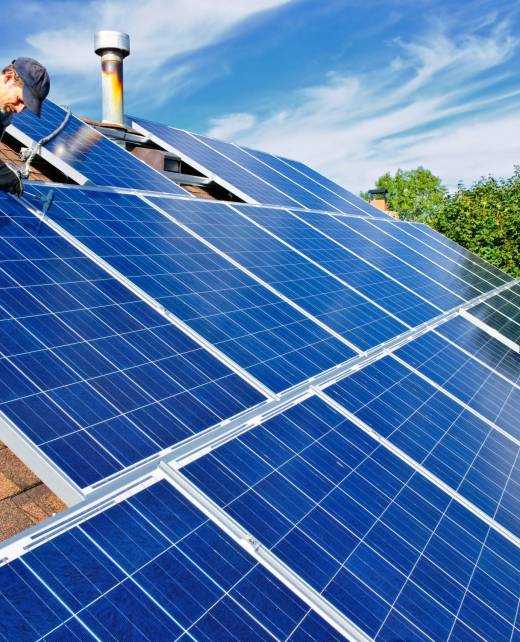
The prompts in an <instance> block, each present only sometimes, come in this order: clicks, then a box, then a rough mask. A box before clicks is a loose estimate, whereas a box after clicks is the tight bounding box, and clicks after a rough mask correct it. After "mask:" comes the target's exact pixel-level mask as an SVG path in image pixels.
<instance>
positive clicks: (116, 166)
mask: <svg viewBox="0 0 520 642" xmlns="http://www.w3.org/2000/svg"><path fill="white" fill-rule="evenodd" d="M64 117H65V110H64V109H63V108H62V107H59V106H58V105H56V104H55V103H53V102H52V101H50V100H46V101H45V102H44V103H43V105H42V114H41V118H37V117H36V116H35V115H34V114H33V113H31V112H30V111H29V110H27V109H26V110H25V111H24V112H22V113H21V114H17V116H16V118H15V119H14V122H13V125H14V126H15V127H16V128H17V129H18V130H20V131H22V132H23V133H24V134H26V135H27V136H29V137H30V138H32V139H33V140H34V141H38V140H40V139H41V138H43V137H44V136H47V135H48V134H50V133H51V132H52V131H54V130H55V129H56V128H57V127H58V126H59V125H60V123H61V122H62V121H63V119H64ZM9 131H12V129H11V130H9ZM12 133H13V135H14V136H16V134H15V133H14V131H13V132H12ZM45 149H46V150H48V151H49V152H52V153H53V154H54V155H55V156H56V157H57V158H58V159H59V160H60V161H62V162H64V163H66V164H67V165H69V166H70V167H72V168H73V169H75V170H76V171H78V172H79V173H80V174H82V175H83V176H84V177H85V178H87V179H88V180H89V181H90V182H92V183H94V184H95V185H111V186H114V187H129V188H135V189H143V190H155V191H159V192H169V193H173V194H180V195H184V196H188V192H186V191H185V190H184V189H182V188H181V187H179V186H178V185H176V184H175V183H174V182H173V181H171V180H169V179H168V178H166V177H165V176H163V175H162V174H161V173H160V172H157V171H156V170H154V169H152V168H151V167H150V166H148V165H146V163H143V162H142V161H140V160H139V159H138V158H136V157H135V156H132V154H130V153H129V152H127V151H126V150H124V149H123V148H121V147H119V146H118V145H116V144H115V143H113V142H112V141H111V140H109V139H108V138H106V137H105V136H103V135H102V134H101V133H99V132H98V131H97V130H96V129H94V128H93V127H90V125H87V124H86V123H83V122H82V121H81V120H79V118H76V116H74V115H71V116H70V120H69V121H68V123H67V125H66V126H65V129H63V131H62V132H61V133H60V134H58V135H57V136H56V137H55V138H53V139H52V140H51V141H49V142H48V143H47V144H46V145H45Z"/></svg>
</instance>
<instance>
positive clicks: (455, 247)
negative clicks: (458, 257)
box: [412, 223, 510, 281]
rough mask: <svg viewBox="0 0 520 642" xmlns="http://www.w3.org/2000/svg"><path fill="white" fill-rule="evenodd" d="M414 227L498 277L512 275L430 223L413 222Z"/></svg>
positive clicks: (504, 277)
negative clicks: (435, 228) (434, 227)
mask: <svg viewBox="0 0 520 642" xmlns="http://www.w3.org/2000/svg"><path fill="white" fill-rule="evenodd" d="M412 229H413V230H414V233H417V234H420V235H423V236H424V235H425V236H428V237H430V238H431V239H433V240H434V241H436V242H437V243H438V244H440V245H442V246H444V247H446V248H449V249H451V250H453V251H454V252H456V253H458V254H462V255H463V256H466V257H468V258H469V259H470V260H471V261H473V262H474V263H477V264H478V265H480V266H481V267H483V268H485V269H487V270H488V271H489V272H492V273H493V274H494V275H495V276H496V277H498V278H500V279H502V280H504V281H505V280H509V278H510V277H509V276H508V275H507V274H505V273H504V272H503V271H502V270H500V269H499V268H497V267H496V266H495V265H493V264H492V263H489V262H488V261H486V260H485V259H483V258H482V257H480V256H479V255H478V254H475V253H474V252H471V251H470V250H467V249H466V248H465V247H462V245H459V244H458V243H456V242H455V241H452V240H451V239H450V238H448V237H447V236H444V235H443V234H441V233H440V232H437V230H434V229H433V228H432V227H430V226H429V225H425V224H424V223H413V224H412Z"/></svg>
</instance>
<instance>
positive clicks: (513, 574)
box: [182, 398, 520, 640]
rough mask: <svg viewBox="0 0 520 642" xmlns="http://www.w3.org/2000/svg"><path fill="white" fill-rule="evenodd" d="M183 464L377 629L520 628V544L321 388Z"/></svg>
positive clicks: (408, 633)
mask: <svg viewBox="0 0 520 642" xmlns="http://www.w3.org/2000/svg"><path fill="white" fill-rule="evenodd" d="M182 473H183V474H184V475H186V476H187V477H188V478H189V479H190V480H191V482H192V483H194V484H195V485H197V486H199V487H200V488H202V489H203V490H204V491H205V492H206V493H207V494H208V495H209V497H210V498H211V499H212V500H213V501H214V502H216V503H217V504H218V505H219V506H220V507H221V508H223V509H224V510H225V512H226V513H227V514H229V515H230V516H232V517H233V518H234V519H235V520H237V521H238V522H239V523H241V524H243V525H244V526H245V528H246V529H247V530H249V531H250V532H251V533H252V534H253V536H254V537H255V538H256V539H257V540H258V541H259V542H260V543H262V544H263V545H265V546H266V547H268V548H269V549H270V550H271V551H273V552H274V553H275V554H276V555H277V556H279V557H280V558H281V559H282V561H284V562H285V563H287V564H289V565H290V566H292V567H293V568H295V569H296V570H297V572H298V573H299V574H300V575H301V576H302V577H303V578H304V579H305V580H306V581H307V582H308V583H309V584H310V585H311V586H312V587H313V588H314V589H315V590H317V591H318V592H320V594H321V595H322V596H323V597H324V598H325V599H327V600H329V601H330V602H331V603H332V604H333V605H334V606H335V607H336V608H337V609H339V610H340V611H341V612H342V613H343V615H344V616H345V617H348V618H350V619H351V620H352V621H353V622H354V623H355V624H357V625H358V626H359V627H361V628H362V629H363V630H364V631H365V632H366V634H367V635H369V636H370V637H371V638H373V639H375V640H389V639H392V640H395V639H406V640H416V639H417V640H419V639H420V640H422V639H435V640H447V639H448V638H449V639H460V637H462V636H466V638H467V639H469V638H472V639H477V638H478V636H481V637H482V638H484V639H493V640H498V639H509V638H510V637H511V636H514V635H516V634H518V632H517V629H515V620H516V617H517V604H518V586H519V582H520V575H519V570H518V569H519V568H520V567H519V561H520V557H519V551H518V549H517V548H516V547H515V546H514V545H513V544H512V543H511V542H510V541H509V540H508V539H506V538H505V537H503V536H502V535H501V534H500V533H498V532H497V531H496V530H495V529H494V528H492V527H490V526H488V525H486V524H485V523H484V522H483V521H481V520H480V519H478V518H477V517H476V516H475V514H473V513H472V512H471V511H470V510H468V509H467V508H465V507H464V506H462V505H461V503H460V502H458V501H457V500H456V499H455V498H454V497H453V496H451V495H450V494H448V493H447V492H444V491H443V490H441V489H440V488H439V487H438V486H437V485H435V484H434V483H432V482H430V481H429V480H427V479H426V478H425V477H423V476H422V475H421V474H419V473H418V472H417V471H415V470H414V469H413V468H412V467H410V466H409V465H407V464H406V463H405V462H404V461H403V460H402V459H400V458H399V457H397V456H396V455H394V454H392V453H391V452H390V451H389V450H388V449H386V448H385V447H384V446H382V445H380V444H379V443H378V442H377V441H376V440H374V439H372V438H371V437H370V436H369V435H368V434H366V432H364V431H362V430H361V429H360V428H359V427H358V426H356V425H355V424H353V423H352V422H350V421H348V420H347V419H346V418H345V417H344V416H342V415H341V414H339V413H338V412H336V411H335V410H333V409H332V408H331V407H329V406H328V405H327V404H326V403H325V402H323V401H321V400H319V399H317V398H311V399H308V400H307V401H304V402H303V403H301V404H300V405H298V406H295V407H293V408H291V409H290V410H287V411H286V412H284V413H283V414H281V415H278V416H277V417H274V418H273V419H271V420H269V421H267V422H265V423H264V424H263V425H262V426H260V427H258V428H255V429H253V430H252V431H251V432H249V433H247V434H245V435H243V436H241V437H240V438H239V439H235V440H233V441H232V442H229V443H228V444H226V445H224V446H222V447H221V448H219V449H218V450H217V451H215V452H214V453H212V454H210V455H207V456H205V457H203V458H202V459H199V460H197V461H195V462H193V463H191V464H188V465H187V466H186V467H184V468H183V469H182Z"/></svg>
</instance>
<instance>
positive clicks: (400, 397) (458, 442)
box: [325, 357, 520, 542]
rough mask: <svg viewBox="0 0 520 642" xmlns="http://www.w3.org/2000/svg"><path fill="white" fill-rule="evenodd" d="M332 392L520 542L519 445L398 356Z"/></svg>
mask: <svg viewBox="0 0 520 642" xmlns="http://www.w3.org/2000/svg"><path fill="white" fill-rule="evenodd" d="M382 382H384V384H383V383H382ZM325 392H326V394H327V396H328V398H332V399H333V400H334V401H335V402H336V403H338V404H340V405H341V406H342V407H344V408H345V409H346V410H347V411H348V413H351V414H352V415H353V416H354V417H355V418H356V419H357V420H359V421H361V422H363V423H364V424H365V425H366V426H368V427H369V428H370V429H371V430H373V431H375V433H376V434H377V435H380V436H381V437H382V438H383V440H384V443H385V445H387V444H390V445H391V446H394V447H395V448H397V449H399V451H400V452H401V453H404V455H405V457H406V456H407V457H410V458H412V460H414V461H415V462H417V464H419V466H421V467H422V469H424V470H426V471H427V473H429V474H431V475H433V476H435V477H436V478H437V479H439V480H440V481H441V482H442V483H444V484H446V485H448V486H449V487H451V488H452V489H453V490H454V491H455V492H456V493H457V494H458V495H459V496H461V497H462V498H463V499H464V500H466V501H467V502H469V503H470V504H471V505H473V506H474V507H476V508H477V509H478V510H480V511H482V512H483V513H484V514H485V515H487V516H488V517H489V518H491V520H494V521H495V522H496V523H497V524H498V525H500V526H501V527H503V529H505V531H508V532H509V533H511V534H512V535H513V536H514V538H516V541H517V542H519V541H520V510H519V509H520V498H519V495H518V479H519V474H520V460H519V452H520V444H518V443H513V442H512V441H511V440H510V439H508V438H507V437H506V436H504V435H502V434H501V433H499V432H497V431H496V430H495V429H494V428H492V427H491V426H489V425H488V424H487V423H485V422H484V421H482V420H480V419H478V417H476V416H475V415H473V414H472V413H470V412H469V411H467V410H466V409H464V408H462V407H461V406H460V405H459V404H457V402H455V401H453V400H451V399H450V398H449V397H447V396H446V395H445V394H444V393H443V392H442V391H439V390H438V389H437V388H435V387H434V386H432V385H430V384H428V383H427V382H425V381H423V380H422V379H421V378H420V377H418V376H417V375H416V374H415V373H413V372H410V370H408V369H407V368H406V367H405V366H403V365H401V364H400V363H399V362H396V361H395V360H394V359H392V358H391V357H385V358H383V359H381V360H380V361H377V362H376V363H374V364H371V365H369V366H367V367H366V368H363V369H362V370H360V371H358V372H357V373H354V374H352V375H350V376H348V377H346V378H344V379H342V380H341V381H339V382H337V383H335V384H333V385H332V386H330V387H328V388H326V389H325ZM350 418H351V419H352V417H350ZM362 427H363V426H362ZM444 490H446V489H444ZM477 514H478V512H477ZM503 534H504V533H503ZM514 538H512V539H514Z"/></svg>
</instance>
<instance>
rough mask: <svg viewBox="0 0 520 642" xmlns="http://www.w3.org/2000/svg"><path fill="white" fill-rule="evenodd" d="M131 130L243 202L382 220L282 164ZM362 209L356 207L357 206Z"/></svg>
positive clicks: (186, 138) (171, 133)
mask: <svg viewBox="0 0 520 642" xmlns="http://www.w3.org/2000/svg"><path fill="white" fill-rule="evenodd" d="M132 125H133V126H134V127H136V128H137V130H139V131H143V132H146V134H148V135H151V136H152V138H153V139H154V141H155V142H156V143H158V144H159V145H163V146H167V147H168V149H169V150H170V151H172V152H175V153H177V154H179V155H181V156H182V157H183V158H185V159H186V160H187V161H188V162H191V163H192V164H195V165H196V166H197V168H198V169H201V170H202V171H203V172H204V173H206V174H207V175H208V174H211V175H214V176H215V177H217V178H218V179H220V181H221V182H222V183H223V184H224V185H225V186H226V187H228V189H230V190H231V191H234V192H237V193H239V194H240V195H242V196H243V197H244V198H245V200H247V201H251V200H252V201H253V202H255V201H256V202H258V203H262V204H270V205H292V206H300V207H303V208H310V209H318V210H324V211H329V210H330V211H340V212H349V213H355V214H358V215H364V216H368V215H370V216H376V217H386V216H387V215H386V214H384V213H382V212H381V211H380V210H378V209H376V208H374V207H372V206H370V205H368V204H367V203H366V202H364V201H362V199H360V198H359V197H354V196H353V195H352V194H350V193H349V192H346V190H343V192H346V193H347V195H348V198H347V197H345V198H342V197H338V195H337V194H334V193H333V192H331V191H330V190H328V189H326V188H325V187H323V186H322V185H320V184H319V183H317V182H316V181H314V180H312V179H309V178H308V177H307V176H306V175H305V174H304V173H302V172H300V171H298V170H296V169H294V168H293V167H291V165H289V164H287V163H286V162H284V160H282V159H280V158H277V157H276V156H273V155H271V154H266V153H265V152H256V151H254V150H251V149H248V148H242V147H239V146H238V145H233V144H231V143H225V142H223V141H219V140H216V139H214V138H208V137H207V136H201V135H198V134H192V133H190V132H186V131H183V130H180V129H175V128H173V127H169V126H167V125H160V124H159V123H154V122H151V121H146V120H142V119H134V118H132ZM360 201H361V202H362V203H363V204H362V205H361V206H360V203H359V202H360Z"/></svg>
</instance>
